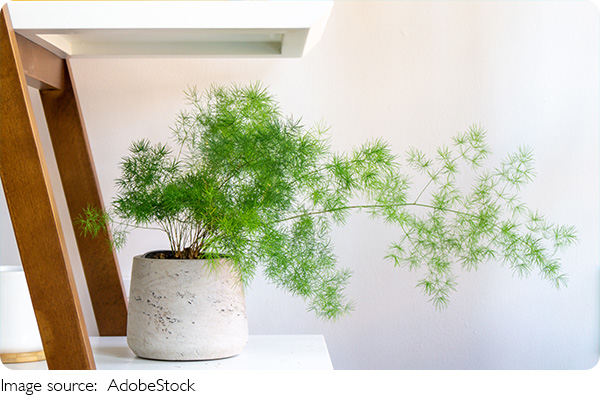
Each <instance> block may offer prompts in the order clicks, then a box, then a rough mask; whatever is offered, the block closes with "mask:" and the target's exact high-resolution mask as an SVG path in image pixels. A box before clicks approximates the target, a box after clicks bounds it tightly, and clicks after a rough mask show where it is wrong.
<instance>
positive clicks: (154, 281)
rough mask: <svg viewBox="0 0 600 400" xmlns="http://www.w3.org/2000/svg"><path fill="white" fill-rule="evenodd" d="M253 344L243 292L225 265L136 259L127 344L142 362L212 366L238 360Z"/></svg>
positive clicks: (222, 262)
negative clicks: (206, 362)
mask: <svg viewBox="0 0 600 400" xmlns="http://www.w3.org/2000/svg"><path fill="white" fill-rule="evenodd" d="M247 341H248V320H247V318H246V304H245V299H244V291H243V287H242V284H241V282H240V280H239V278H238V277H237V276H236V275H235V273H234V272H233V271H232V268H231V264H230V262H229V261H227V260H226V259H220V260H219V268H217V270H216V271H211V270H210V269H209V268H208V267H207V261H205V260H160V259H152V258H145V256H144V255H141V256H136V257H134V259H133V269H132V274H131V290H130V293H129V316H128V321H127V344H128V345H129V347H130V348H131V350H132V351H133V352H134V353H135V354H136V355H137V356H139V357H143V358H150V359H157V360H212V359H218V358H226V357H231V356H234V355H237V354H239V353H240V352H241V351H242V350H243V348H244V346H245V345H246V343H247Z"/></svg>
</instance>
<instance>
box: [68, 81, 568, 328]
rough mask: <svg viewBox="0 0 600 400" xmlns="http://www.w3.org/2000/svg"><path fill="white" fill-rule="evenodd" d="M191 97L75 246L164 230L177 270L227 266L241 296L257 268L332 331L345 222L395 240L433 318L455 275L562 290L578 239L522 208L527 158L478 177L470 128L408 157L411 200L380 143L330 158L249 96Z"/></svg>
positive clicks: (257, 96)
mask: <svg viewBox="0 0 600 400" xmlns="http://www.w3.org/2000/svg"><path fill="white" fill-rule="evenodd" d="M186 98H187V100H188V102H189V109H188V110H187V111H184V112H181V113H180V114H179V115H178V117H177V119H176V122H175V125H174V127H173V132H172V133H173V138H174V141H175V143H176V147H175V150H173V149H172V148H171V147H169V146H167V145H163V144H156V145H152V144H151V143H150V142H149V141H147V140H142V141H138V142H135V143H133V144H132V145H131V148H130V153H129V155H128V156H126V157H124V158H123V160H122V162H121V177H120V178H119V179H118V180H117V187H118V196H117V197H116V198H115V199H114V201H113V203H112V208H111V210H109V211H107V212H103V211H100V210H95V209H93V208H88V209H86V210H84V212H83V214H82V215H80V217H79V218H78V223H79V224H80V226H81V230H82V233H83V234H86V235H87V234H91V235H96V234H97V233H98V232H99V231H100V230H101V229H103V228H104V227H105V226H106V225H107V223H110V225H111V226H112V235H113V236H112V238H113V242H114V243H113V245H115V246H122V245H123V244H124V238H125V234H126V233H127V231H128V230H130V229H132V228H149V229H160V230H162V231H164V232H165V233H166V235H167V237H168V239H169V242H170V245H171V251H172V255H173V257H174V258H191V259H193V258H202V257H209V256H208V255H213V256H214V255H218V254H223V255H226V256H227V257H229V258H231V259H232V260H233V262H234V265H235V266H236V268H237V270H238V272H239V273H240V276H241V278H242V280H243V282H244V283H245V284H247V283H249V281H250V280H251V279H252V278H253V276H254V274H255V272H256V269H257V267H258V266H260V265H262V266H263V267H264V274H265V276H266V277H267V278H268V279H269V280H270V281H271V282H273V283H274V284H276V285H277V286H279V287H281V288H282V289H284V290H286V291H288V292H290V293H292V294H293V295H297V296H300V297H302V298H304V299H305V300H306V301H307V302H308V304H309V308H310V309H311V310H313V311H315V312H316V314H317V315H318V316H321V317H324V318H328V319H330V318H337V317H339V316H341V315H343V314H344V313H345V312H347V311H348V310H349V309H351V307H352V304H351V302H349V301H347V299H346V298H345V297H344V294H343V289H344V287H345V286H346V283H347V281H348V279H349V277H350V272H349V271H348V270H345V269H341V268H339V267H338V266H337V261H336V257H335V255H334V253H333V249H332V244H331V242H330V232H331V229H332V227H333V226H334V225H336V224H337V225H340V224H344V223H345V222H346V221H347V218H348V217H349V216H350V215H351V214H352V212H354V211H361V210H362V211H365V212H368V213H369V214H370V215H371V216H372V217H373V218H379V219H382V220H383V221H385V222H386V223H388V224H393V225H395V226H397V227H398V228H399V236H398V240H397V241H396V242H394V243H392V244H391V245H390V249H389V253H388V254H387V256H386V257H387V258H388V259H389V260H391V261H392V262H393V264H394V265H396V266H405V267H408V268H409V269H411V270H421V269H424V270H425V274H424V276H423V279H422V280H421V281H420V282H419V285H418V286H419V287H420V288H421V289H422V290H423V292H424V293H425V294H426V295H427V296H429V297H430V298H431V301H432V302H433V303H434V304H435V306H436V307H438V308H442V307H444V306H446V305H447V303H448V301H449V297H450V294H451V292H453V291H454V290H455V289H456V285H457V275H456V270H457V269H464V270H472V269H477V268H478V267H479V266H481V265H482V264H484V263H486V262H487V261H490V260H500V261H502V262H503V263H504V264H506V265H508V266H509V267H510V268H512V269H513V270H514V272H515V274H517V275H519V276H528V275H529V274H530V273H531V272H532V271H533V270H534V269H537V270H538V272H539V274H540V275H541V276H542V277H543V278H545V279H547V280H549V281H551V282H552V283H553V284H554V285H556V286H557V287H559V286H561V285H563V284H564V283H565V276H564V274H563V273H562V272H561V268H560V260H559V258H558V254H559V253H560V252H562V251H564V250H565V249H566V248H568V246H570V245H571V244H573V243H574V242H575V241H576V232H575V228H573V227H570V226H561V225H556V224H553V223H550V222H549V221H547V220H546V219H545V218H544V217H543V216H542V215H540V214H539V213H537V212H534V211H531V210H529V209H528V208H527V207H526V205H525V204H524V203H523V202H522V201H521V200H520V198H519V197H518V194H519V191H520V190H521V189H522V188H523V187H524V185H526V184H527V183H528V182H530V181H531V179H532V178H533V175H534V174H533V156H532V152H531V150H529V149H527V148H520V149H519V150H518V151H517V152H515V153H514V154H511V155H509V156H508V157H507V158H506V159H505V160H503V161H502V163H501V165H500V166H499V167H497V168H495V169H493V170H489V169H484V168H483V162H484V161H485V159H486V158H487V156H488V155H489V154H490V152H489V149H488V148H487V145H486V140H485V132H484V131H483V130H482V129H481V128H479V127H475V126H474V127H471V128H470V129H468V130H467V131H466V132H465V133H462V134H459V135H456V136H455V137H454V138H453V143H452V145H451V146H441V147H439V148H438V149H437V151H436V154H435V155H434V156H433V157H430V156H427V155H426V154H425V153H424V152H422V151H420V150H418V149H410V150H409V151H408V152H407V155H406V163H407V165H408V166H409V167H410V168H411V169H413V170H414V171H415V172H416V173H417V175H422V176H423V177H424V179H425V182H426V183H425V184H424V185H423V186H422V189H421V190H420V191H419V192H418V194H417V195H416V196H412V197H411V193H412V190H413V188H412V187H411V181H412V180H413V179H414V178H410V177H409V176H408V175H406V174H405V173H404V172H403V171H402V169H401V167H400V160H399V159H398V157H397V156H395V155H394V154H393V153H392V151H391V149H390V146H389V145H388V144H387V143H386V142H384V141H383V140H373V141H369V142H367V143H365V144H363V145H362V146H360V147H359V148H357V149H355V150H353V151H351V152H349V153H344V154H339V153H335V152H333V151H332V150H331V148H330V145H329V142H328V140H327V136H326V129H324V128H323V127H320V126H316V127H313V128H307V127H305V126H303V125H302V123H301V121H300V120H296V119H293V118H291V117H286V116H284V115H282V114H281V112H280V110H279V108H278V104H277V102H276V101H275V100H274V99H273V98H272V97H271V95H270V94H269V93H268V92H267V90H266V89H264V88H263V87H262V86H260V85H258V84H256V85H250V86H246V87H244V86H228V87H221V86H214V87H211V88H210V89H209V90H207V91H206V92H204V93H198V91H197V90H196V89H195V88H191V89H189V90H188V92H186ZM463 167H467V169H471V170H473V171H474V172H473V173H475V174H476V175H477V176H476V178H475V179H474V181H473V185H472V187H471V188H470V190H469V191H466V192H463V190H462V187H461V185H460V184H459V183H458V182H457V178H458V176H459V174H460V172H461V168H463ZM425 198H426V199H428V200H427V201H425ZM356 199H360V201H362V202H363V203H361V204H358V205H357V204H355V203H353V201H355V200H356Z"/></svg>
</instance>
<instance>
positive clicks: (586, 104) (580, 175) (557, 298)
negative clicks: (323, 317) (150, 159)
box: [0, 1, 600, 369]
mask: <svg viewBox="0 0 600 400" xmlns="http://www.w3.org/2000/svg"><path fill="white" fill-rule="evenodd" d="M598 32H599V25H598V12H597V10H596V8H595V7H594V6H593V5H591V4H589V3H586V2H422V3H419V2H399V1H398V2H394V1H387V2H350V1H348V2H340V3H337V4H336V5H335V7H334V10H333V13H332V15H331V18H330V22H329V24H328V26H327V29H326V31H325V34H324V37H323V39H322V41H321V42H320V43H319V45H318V46H317V47H316V48H314V49H313V50H312V51H311V52H310V53H309V54H308V55H307V56H306V57H305V58H303V59H289V60H269V59H263V60H252V59H133V60H131V59H127V60H125V59H100V60H98V59H94V60H83V59H76V60H73V66H74V75H75V81H76V84H77V86H78V90H79V91H80V99H81V105H82V108H83V113H84V118H85V120H86V124H87V128H88V133H89V135H90V142H91V146H92V151H93V153H94V157H95V161H96V164H97V168H98V175H99V179H100V184H101V189H102V191H103V195H104V197H105V201H106V202H107V203H108V202H109V201H110V198H111V197H112V195H114V193H115V190H114V187H113V180H114V179H115V178H116V177H117V175H118V170H117V164H118V162H119V160H120V158H121V157H122V156H123V155H124V154H125V153H126V149H127V147H128V145H129V143H130V142H131V141H132V140H134V139H139V138H143V137H147V138H149V139H151V140H152V141H155V142H158V141H163V142H164V141H165V140H167V138H168V134H169V126H170V125H171V124H172V122H173V117H174V115H175V113H176V112H177V111H178V110H179V109H180V108H182V107H183V99H182V91H183V89H185V88H186V86H187V85H188V84H197V85H198V86H199V87H205V86H207V85H209V84H210V83H212V82H217V83H225V84H226V83H230V82H240V83H245V82H250V81H256V80H260V81H262V82H264V83H265V84H266V85H268V86H269V87H270V89H271V91H272V92H273V93H275V94H276V95H277V97H278V98H279V100H280V102H281V105H282V107H283V108H284V110H286V111H288V112H290V113H293V114H294V115H296V116H303V119H304V121H305V122H307V123H310V122H312V121H319V120H321V119H323V120H325V121H326V122H327V123H328V124H329V125H331V126H332V129H331V134H332V136H333V139H332V143H333V145H334V147H335V148H336V149H337V150H340V151H343V150H348V149H350V148H351V147H352V146H354V145H358V144H360V143H362V142H363V141H365V140H366V139H368V138H371V137H384V138H386V139H387V140H388V141H389V142H390V143H391V145H392V146H393V148H394V150H395V151H397V152H398V153H403V152H404V151H405V150H406V149H408V147H409V146H417V147H420V148H422V149H424V150H432V149H434V148H435V146H436V145H439V144H444V143H449V139H450V137H451V136H452V135H453V134H455V133H456V132H458V131H462V130H464V129H466V128H467V127H468V126H469V125H470V124H472V123H480V124H482V125H483V126H485V127H486V129H487V131H488V134H489V136H488V139H489V142H490V145H491V146H492V149H493V150H494V155H493V156H492V157H491V159H490V161H491V162H493V161H498V160H499V159H500V158H501V157H502V156H503V155H505V154H506V153H508V152H510V151H513V150H515V149H516V148H517V147H518V146H519V145H520V144H527V145H529V146H531V147H532V148H533V149H534V150H535V156H536V171H537V178H536V180H535V182H534V183H533V184H531V185H530V186H529V187H528V189H527V191H526V192H525V194H524V197H525V199H526V200H527V201H528V203H529V205H531V206H532V207H533V208H538V209H539V210H540V211H541V212H542V213H544V214H546V215H547V216H548V217H550V218H551V219H552V220H554V221H556V222H559V223H566V224H574V225H576V226H577V228H578V230H579V236H580V243H579V245H578V246H577V247H576V248H573V249H571V250H570V251H569V252H568V253H567V254H566V255H565V257H564V258H563V263H564V268H565V272H567V273H568V274H569V276H570V281H569V287H568V288H567V289H565V290H561V291H556V290H555V289H553V288H551V287H550V285H549V284H548V283H547V282H545V281H542V280H541V279H538V277H537V276H532V277H531V278H529V279H526V280H519V279H518V278H515V277H512V276H511V272H510V271H509V270H508V269H507V268H503V267H502V266H500V265H496V264H489V265H485V266H483V267H482V268H481V269H480V270H479V271H477V272H471V273H466V272H464V273H461V274H460V284H459V290H458V292H457V293H456V294H455V295H454V297H453V299H452V302H451V304H450V306H449V308H448V309H447V310H445V311H443V312H438V311H435V309H434V308H433V307H432V305H431V304H430V303H428V302H427V298H426V297H424V296H423V295H422V294H421V293H420V291H419V290H418V289H416V288H415V284H416V282H417V281H418V280H419V277H420V276H419V275H418V274H415V273H411V272H409V271H407V270H402V269H395V268H393V267H392V266H391V264H390V263H388V262H386V261H384V260H383V255H384V254H385V250H386V246H387V244H388V243H390V242H392V241H393V240H394V239H395V237H396V236H395V235H396V233H395V232H394V230H393V229H390V228H389V227H385V226H382V225H380V224H378V223H374V222H371V221H369V220H367V219H366V218H364V217H362V216H357V217H353V218H352V219H351V220H350V222H349V223H348V225H347V226H345V227H343V228H340V229H336V230H335V232H334V244H335V247H336V250H337V253H338V255H339V260H340V264H342V265H344V266H347V267H350V268H351V269H352V270H353V271H354V276H353V279H352V281H351V284H350V286H349V287H348V295H349V296H350V297H351V298H353V299H354V300H355V303H356V310H355V311H354V313H353V314H352V315H350V316H348V317H346V318H344V319H342V320H340V321H338V322H336V323H328V322H322V321H319V320H317V319H316V318H315V317H314V316H313V315H312V314H310V313H307V312H306V311H305V305H304V304H303V303H302V302H301V301H300V300H298V299H295V298H292V297H291V296H289V295H288V294H287V293H283V292H280V291H278V290H277V289H276V288H275V287H274V286H272V285H269V284H267V283H265V282H264V281H263V280H262V279H261V278H260V277H259V278H257V279H256V281H255V282H254V284H253V285H252V287H251V288H250V289H249V290H248V294H247V301H248V314H249V320H250V330H251V334H291V333H318V334H324V335H325V339H326V341H327V344H328V346H329V350H330V354H331V358H332V361H333V364H334V367H335V368H337V369H587V368H591V367H592V366H594V365H595V364H596V362H597V361H598V358H599V351H600V349H599V341H598V339H599V331H598V327H599V322H600V320H599V317H600V312H599V311H600V310H599V304H600V302H599V300H600V299H599V294H600V274H599V266H600V263H599V251H598V248H599V246H598V243H600V237H599V229H598V228H599V226H600V224H599V222H600V221H599V212H598V211H599V204H600V203H599V201H600V197H599V190H598V189H599V185H598V183H599V182H600V181H599V178H600V176H599V172H600V163H599V161H600V157H599V149H600V146H599V140H598V138H599V135H598V132H599V111H598V110H599V109H600V108H599V106H600V104H599V79H598V71H599V67H600V63H599V57H598V55H599V49H600V46H599V42H598ZM2 201H3V200H2ZM0 208H2V209H1V210H0V218H2V220H1V227H2V230H1V233H2V236H1V237H2V239H1V240H2V243H1V248H0V249H1V250H2V253H1V255H0V263H3V264H6V263H13V262H14V259H15V258H16V259H18V254H17V253H16V250H15V246H14V245H13V242H11V241H14V239H12V238H11V233H10V231H9V224H8V222H7V221H8V218H7V215H6V212H5V210H4V208H5V205H3V204H0ZM71 234H72V233H71ZM165 246H166V241H165V239H164V238H162V237H161V236H156V235H155V234H154V233H148V232H142V233H139V234H137V233H136V234H133V235H132V236H131V237H130V240H129V245H128V247H127V248H126V249H125V250H123V251H122V252H121V253H120V254H119V261H120V263H121V268H122V270H123V275H124V276H125V277H127V276H129V274H130V268H131V261H130V260H131V257H132V256H133V255H135V254H138V253H142V252H145V251H147V250H150V249H153V248H161V247H165ZM80 281H81V278H80ZM87 310H88V311H87V313H88V314H89V308H87ZM89 329H90V330H91V331H92V332H93V331H94V329H95V328H94V327H93V323H90V328H89Z"/></svg>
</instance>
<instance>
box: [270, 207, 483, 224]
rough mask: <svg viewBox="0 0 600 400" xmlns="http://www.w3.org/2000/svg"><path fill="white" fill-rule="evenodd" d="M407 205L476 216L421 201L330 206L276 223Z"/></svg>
mask: <svg viewBox="0 0 600 400" xmlns="http://www.w3.org/2000/svg"><path fill="white" fill-rule="evenodd" d="M406 206H416V207H424V208H431V209H434V210H439V211H449V212H452V213H454V214H462V215H468V216H474V214H470V213H466V212H463V211H458V210H453V209H450V208H442V207H436V206H432V205H429V204H421V203H396V204H364V205H355V206H343V207H336V208H330V209H328V210H320V211H312V212H306V213H302V214H298V215H293V216H291V217H287V218H284V219H280V220H278V221H276V223H280V222H285V221H289V220H292V219H296V218H302V217H307V216H310V215H319V214H327V213H332V212H336V211H344V210H356V209H364V208H383V207H406Z"/></svg>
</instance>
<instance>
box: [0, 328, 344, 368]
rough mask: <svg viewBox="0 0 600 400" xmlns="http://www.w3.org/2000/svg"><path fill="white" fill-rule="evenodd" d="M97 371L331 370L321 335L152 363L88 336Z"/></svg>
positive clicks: (110, 340)
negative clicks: (213, 356)
mask: <svg viewBox="0 0 600 400" xmlns="http://www.w3.org/2000/svg"><path fill="white" fill-rule="evenodd" d="M90 343H91V345H92V349H93V352H94V358H95V361H96V369H99V370H332V369H333V366H332V364H331V360H330V358H329V352H328V350H327V345H326V344H325V339H324V338H323V336H321V335H251V336H250V338H249V340H248V344H247V346H246V348H245V349H244V351H243V352H242V353H241V354H239V355H237V356H235V357H231V358H227V359H222V360H213V361H184V362H178V361H154V360H146V359H142V358H139V357H136V356H135V354H133V352H132V351H131V350H130V349H129V347H127V342H126V338H125V337H122V336H118V337H90ZM5 366H6V367H8V368H10V369H15V370H44V369H47V368H48V367H47V365H46V362H45V361H40V362H33V363H21V364H5Z"/></svg>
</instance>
